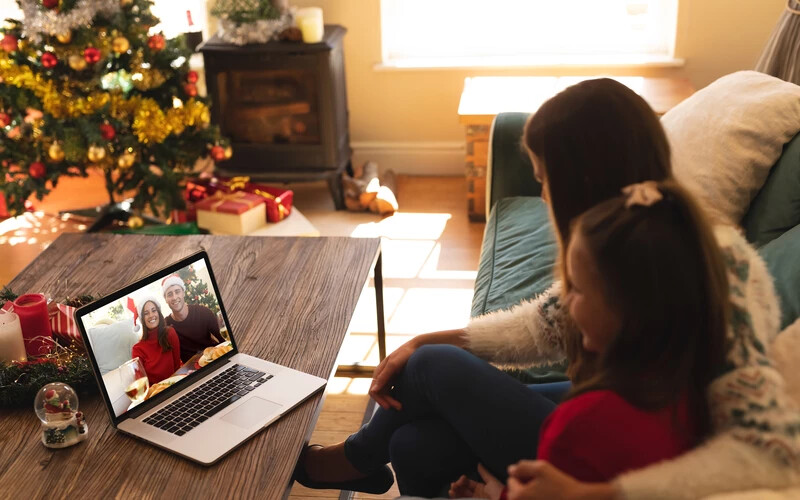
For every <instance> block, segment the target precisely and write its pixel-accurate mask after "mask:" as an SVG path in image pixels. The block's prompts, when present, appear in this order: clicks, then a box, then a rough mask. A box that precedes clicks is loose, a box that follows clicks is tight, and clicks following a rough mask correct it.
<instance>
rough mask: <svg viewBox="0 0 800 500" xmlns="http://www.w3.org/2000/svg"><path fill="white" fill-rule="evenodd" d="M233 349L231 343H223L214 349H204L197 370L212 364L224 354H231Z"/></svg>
mask: <svg viewBox="0 0 800 500" xmlns="http://www.w3.org/2000/svg"><path fill="white" fill-rule="evenodd" d="M232 349H233V347H232V346H231V343H230V342H223V343H221V344H219V345H215V346H213V347H206V348H205V349H203V354H202V356H200V358H199V359H198V360H197V362H196V365H197V369H198V370H199V369H200V368H202V367H204V366H206V365H207V364H209V363H211V362H212V361H214V360H215V359H217V358H219V357H220V356H222V355H223V354H225V353H227V352H230V351H231V350H232Z"/></svg>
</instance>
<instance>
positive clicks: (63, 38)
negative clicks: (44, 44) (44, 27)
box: [56, 31, 72, 45]
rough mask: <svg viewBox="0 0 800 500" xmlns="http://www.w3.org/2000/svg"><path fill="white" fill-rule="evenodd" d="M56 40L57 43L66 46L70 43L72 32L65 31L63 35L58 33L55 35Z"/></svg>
mask: <svg viewBox="0 0 800 500" xmlns="http://www.w3.org/2000/svg"><path fill="white" fill-rule="evenodd" d="M56 40H58V43H63V44H64V45H66V44H68V43H69V42H71V41H72V32H71V31H65V32H64V33H59V34H57V35H56Z"/></svg>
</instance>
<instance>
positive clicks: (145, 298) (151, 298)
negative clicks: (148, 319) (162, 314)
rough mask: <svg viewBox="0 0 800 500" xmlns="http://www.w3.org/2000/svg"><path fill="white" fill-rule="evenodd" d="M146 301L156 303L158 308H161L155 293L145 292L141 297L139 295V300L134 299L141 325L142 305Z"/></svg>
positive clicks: (142, 318)
mask: <svg viewBox="0 0 800 500" xmlns="http://www.w3.org/2000/svg"><path fill="white" fill-rule="evenodd" d="M148 302H152V303H153V304H155V305H156V307H157V308H158V310H159V311H160V310H161V302H159V301H158V297H156V296H155V295H151V294H147V295H144V296H142V297H139V300H137V301H136V310H137V311H139V320H140V321H141V323H142V325H144V311H142V309H144V305H145V304H147V303H148Z"/></svg>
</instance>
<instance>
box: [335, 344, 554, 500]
mask: <svg viewBox="0 0 800 500" xmlns="http://www.w3.org/2000/svg"><path fill="white" fill-rule="evenodd" d="M566 384H567V386H566V387H568V384H569V383H568V382H567V383H566ZM547 386H548V387H547V389H548V390H549V392H550V393H551V394H550V396H551V397H552V398H557V397H558V394H557V393H558V391H559V390H561V391H564V390H565V385H564V383H559V385H558V386H554V385H553V384H547ZM393 396H394V397H395V398H397V399H398V400H399V401H400V402H401V403H402V404H403V409H402V411H396V410H394V409H390V410H384V409H382V408H379V409H378V411H377V412H376V413H375V415H374V416H373V417H372V420H370V421H369V422H368V423H367V424H366V425H365V426H364V427H362V428H361V430H359V431H358V432H356V433H355V434H353V435H351V436H350V437H349V438H348V439H347V441H345V447H344V451H345V456H346V457H347V459H348V460H349V461H350V463H351V464H353V465H354V466H355V467H356V468H357V469H359V470H360V471H362V472H364V473H369V472H371V471H373V470H375V469H376V468H378V467H380V466H382V465H384V464H386V463H388V462H390V461H391V463H392V466H393V467H394V471H395V476H396V478H397V484H398V487H399V488H400V493H402V494H404V495H420V496H436V495H438V494H441V492H442V489H443V487H445V486H446V485H448V484H449V482H450V481H453V480H455V479H457V478H458V477H460V476H461V474H469V475H471V476H474V474H475V470H476V469H475V468H476V466H477V464H478V463H482V464H483V465H484V466H485V467H486V468H487V469H488V470H489V471H490V472H491V473H492V474H494V475H495V476H496V477H497V478H498V479H501V480H503V481H505V480H506V478H507V472H506V468H507V467H508V466H509V465H511V464H513V463H516V462H517V461H519V460H521V459H531V458H535V457H536V449H537V446H538V441H539V429H540V427H541V425H542V422H543V421H544V419H545V418H547V416H548V415H549V414H550V413H551V412H552V411H553V409H554V408H555V407H556V403H555V402H554V401H553V400H551V399H549V398H548V397H546V396H543V395H542V394H540V393H538V392H536V391H535V390H531V389H530V388H529V387H528V386H526V385H524V384H522V383H521V382H520V381H518V380H517V379H515V378H512V377H511V376H509V375H507V374H506V373H504V372H502V371H500V370H498V369H497V368H495V367H494V366H492V365H490V364H489V363H487V362H486V361H484V360H482V359H480V358H478V357H476V356H474V355H472V354H470V353H468V352H467V351H465V350H463V349H460V348H458V347H454V346H451V345H427V346H422V347H420V348H419V349H417V351H416V352H415V353H414V354H413V355H412V356H411V357H410V358H409V360H408V364H407V365H406V367H405V369H404V370H403V372H402V373H401V374H400V375H399V376H398V379H397V380H396V381H395V386H394V389H393Z"/></svg>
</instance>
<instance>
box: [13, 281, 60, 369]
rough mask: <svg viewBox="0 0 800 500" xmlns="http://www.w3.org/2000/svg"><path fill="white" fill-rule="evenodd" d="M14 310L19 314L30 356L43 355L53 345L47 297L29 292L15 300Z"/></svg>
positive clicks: (26, 347)
mask: <svg viewBox="0 0 800 500" xmlns="http://www.w3.org/2000/svg"><path fill="white" fill-rule="evenodd" d="M14 312H15V313H16V314H17V315H18V316H19V321H20V324H21V326H22V337H23V339H24V340H25V351H27V353H28V356H43V355H45V354H48V353H49V352H50V349H51V348H52V346H53V342H52V339H51V337H52V335H53V332H52V331H51V330H50V313H49V312H48V311H47V298H45V296H44V295H42V294H41V293H27V294H25V295H20V296H19V297H17V298H16V299H15V300H14Z"/></svg>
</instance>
